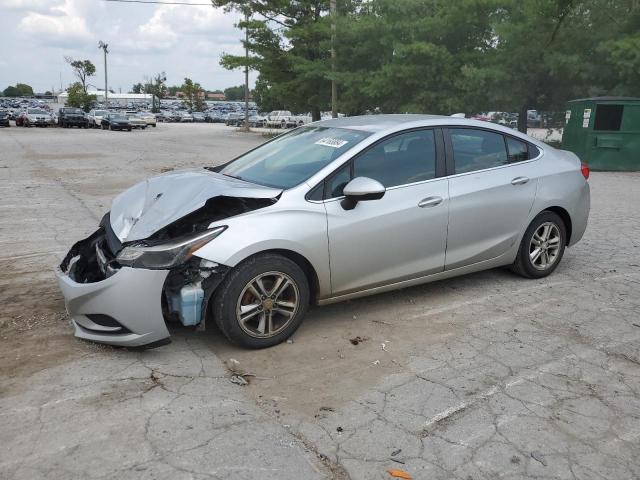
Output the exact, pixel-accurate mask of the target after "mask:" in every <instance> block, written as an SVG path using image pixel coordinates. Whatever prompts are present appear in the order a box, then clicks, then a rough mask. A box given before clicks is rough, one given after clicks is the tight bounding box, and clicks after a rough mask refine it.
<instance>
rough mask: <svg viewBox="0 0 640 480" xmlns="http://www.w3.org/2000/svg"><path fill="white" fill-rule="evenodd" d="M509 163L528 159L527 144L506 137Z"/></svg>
mask: <svg viewBox="0 0 640 480" xmlns="http://www.w3.org/2000/svg"><path fill="white" fill-rule="evenodd" d="M506 139H507V151H508V154H509V163H515V162H522V161H523V160H528V159H529V149H528V148H527V144H526V143H525V142H523V141H521V140H516V139H515V138H512V137H506Z"/></svg>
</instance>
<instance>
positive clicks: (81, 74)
mask: <svg viewBox="0 0 640 480" xmlns="http://www.w3.org/2000/svg"><path fill="white" fill-rule="evenodd" d="M64 59H65V61H66V62H67V63H68V64H69V65H70V66H71V69H72V70H73V73H74V75H75V76H76V78H77V79H78V81H79V82H80V85H81V86H82V90H84V93H85V94H86V93H87V79H88V78H89V77H92V76H94V75H95V74H96V67H95V65H94V64H93V63H91V61H90V60H74V59H73V58H71V57H64Z"/></svg>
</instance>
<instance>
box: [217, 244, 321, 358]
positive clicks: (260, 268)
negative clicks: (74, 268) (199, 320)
mask: <svg viewBox="0 0 640 480" xmlns="http://www.w3.org/2000/svg"><path fill="white" fill-rule="evenodd" d="M308 306H309V283H308V281H307V277H306V276H305V274H304V272H303V271H302V269H301V268H300V267H299V266H298V264H296V263H295V262H293V261H292V260H290V259H288V258H286V257H283V256H280V255H276V254H264V255H257V256H255V257H251V258H249V259H248V260H246V261H244V262H243V263H241V264H240V265H238V266H237V267H236V268H234V269H233V270H232V271H231V272H230V273H229V274H228V275H227V277H226V278H225V279H224V281H223V282H222V283H221V284H220V286H219V287H218V289H217V290H216V293H215V298H214V302H213V309H212V313H213V316H214V319H215V322H216V324H217V325H218V328H219V329H220V330H221V331H222V333H224V335H225V336H226V337H227V338H228V339H229V340H230V341H232V342H233V343H236V344H238V345H241V346H243V347H246V348H265V347H271V346H273V345H277V344H279V343H281V342H283V341H285V340H286V339H287V338H289V337H290V336H291V335H292V334H293V333H294V332H295V331H296V329H297V328H298V327H299V326H300V324H301V323H302V320H303V319H304V316H305V314H306V312H307V308H308Z"/></svg>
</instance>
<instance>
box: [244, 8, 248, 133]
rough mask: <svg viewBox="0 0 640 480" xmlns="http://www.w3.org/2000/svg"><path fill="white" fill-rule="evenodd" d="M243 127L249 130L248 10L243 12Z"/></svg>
mask: <svg viewBox="0 0 640 480" xmlns="http://www.w3.org/2000/svg"><path fill="white" fill-rule="evenodd" d="M244 21H245V26H244V59H245V65H244V129H245V130H246V131H247V132H248V131H249V11H248V10H247V11H246V12H245V14H244Z"/></svg>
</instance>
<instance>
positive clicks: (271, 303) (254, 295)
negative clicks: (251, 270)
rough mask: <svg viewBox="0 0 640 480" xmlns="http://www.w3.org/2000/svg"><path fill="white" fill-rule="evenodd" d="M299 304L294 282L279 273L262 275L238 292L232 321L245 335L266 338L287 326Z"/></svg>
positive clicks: (298, 293)
mask: <svg viewBox="0 0 640 480" xmlns="http://www.w3.org/2000/svg"><path fill="white" fill-rule="evenodd" d="M299 305H300V292H299V290H298V286H297V285H296V283H295V281H294V280H293V279H292V278H291V277H290V276H289V275H287V274H285V273H282V272H277V271H273V272H266V273H262V274H260V275H258V276H257V277H254V278H253V279H252V280H251V281H250V282H249V283H247V285H246V286H245V287H244V288H243V289H242V292H241V293H240V297H239V298H238V304H237V307H236V319H237V321H238V325H239V326H240V328H242V330H244V331H245V332H246V333H247V334H248V335H251V336H252V337H256V338H269V337H273V336H274V335H277V334H278V333H280V332H281V331H282V330H283V329H284V328H285V327H286V326H287V325H289V323H290V322H291V320H292V319H293V318H294V317H295V315H296V313H297V312H298V309H299Z"/></svg>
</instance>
